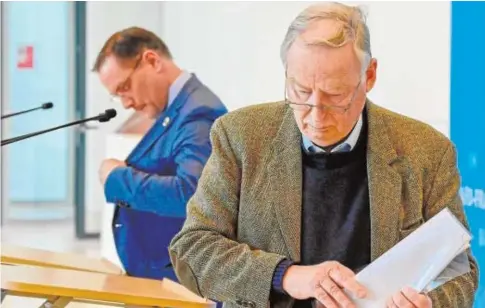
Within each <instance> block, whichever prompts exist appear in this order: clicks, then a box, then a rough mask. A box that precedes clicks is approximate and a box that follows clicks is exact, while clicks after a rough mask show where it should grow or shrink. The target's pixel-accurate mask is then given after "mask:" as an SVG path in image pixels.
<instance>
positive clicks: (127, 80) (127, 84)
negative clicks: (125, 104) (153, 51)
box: [111, 57, 142, 102]
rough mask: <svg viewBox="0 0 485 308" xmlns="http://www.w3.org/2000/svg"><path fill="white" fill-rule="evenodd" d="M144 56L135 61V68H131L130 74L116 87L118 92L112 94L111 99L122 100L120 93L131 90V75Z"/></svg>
mask: <svg viewBox="0 0 485 308" xmlns="http://www.w3.org/2000/svg"><path fill="white" fill-rule="evenodd" d="M141 59H142V57H139V58H138V60H137V61H136V63H135V66H133V69H132V70H131V72H130V74H129V75H128V77H126V78H125V80H124V81H123V82H121V83H120V84H119V85H118V87H117V88H116V94H113V95H111V101H113V102H121V97H120V94H119V93H126V92H127V91H129V90H130V87H131V77H132V76H133V74H134V73H135V72H136V70H137V69H138V67H139V66H140V63H141Z"/></svg>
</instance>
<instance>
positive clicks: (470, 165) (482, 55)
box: [450, 2, 485, 308]
mask: <svg viewBox="0 0 485 308" xmlns="http://www.w3.org/2000/svg"><path fill="white" fill-rule="evenodd" d="M451 10H452V13H451V16H452V18H451V24H452V25H451V31H452V33H451V94H450V104H451V106H450V128H451V131H450V133H451V140H452V141H453V142H454V143H455V145H456V147H457V151H458V167H459V169H460V173H461V176H462V186H461V189H460V194H461V198H462V200H463V204H464V207H465V213H466V215H467V218H468V222H469V224H470V228H471V231H472V235H473V240H472V252H473V254H474V256H475V257H476V259H477V261H478V265H479V268H480V269H481V271H480V285H479V289H478V292H477V295H476V301H475V306H474V307H476V308H478V307H485V279H484V278H485V2H452V7H451Z"/></svg>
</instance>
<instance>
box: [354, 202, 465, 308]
mask: <svg viewBox="0 0 485 308" xmlns="http://www.w3.org/2000/svg"><path fill="white" fill-rule="evenodd" d="M470 240H471V236H470V234H469V232H468V230H466V228H465V227H463V225H462V224H461V223H460V222H459V221H458V220H457V219H456V217H454V216H453V215H452V213H451V212H450V211H449V210H448V209H444V210H442V211H441V212H440V213H438V214H437V215H435V216H434V217H433V218H431V219H430V220H429V221H427V222H426V223H425V224H423V225H422V226H420V227H419V228H418V229H416V230H415V231H414V232H413V233H411V234H410V235H409V236H407V237H406V238H405V239H403V240H402V241H401V242H399V243H398V244H397V245H396V246H394V247H393V248H392V249H391V250H389V251H387V252H386V253H385V254H383V255H382V256H381V257H379V258H378V259H376V260H375V261H374V262H373V263H371V264H370V265H369V266H367V267H366V268H365V269H363V270H362V271H361V272H359V273H358V274H357V276H356V279H357V281H359V282H360V283H361V284H363V285H364V286H365V287H366V288H367V289H368V291H369V292H368V296H367V297H366V298H365V299H359V298H356V297H353V301H354V303H355V304H356V307H358V308H375V307H386V303H387V301H388V299H389V298H392V296H393V295H395V294H398V293H399V292H400V291H401V290H402V289H403V288H404V287H412V288H413V289H415V290H417V291H418V292H429V291H431V290H433V289H434V288H436V287H438V286H441V285H442V284H443V283H445V282H447V281H449V280H451V279H454V278H456V277H457V276H459V275H462V274H464V273H466V272H468V271H470V265H469V263H468V258H467V256H466V253H465V252H464V251H465V250H466V249H467V248H468V247H469V243H470Z"/></svg>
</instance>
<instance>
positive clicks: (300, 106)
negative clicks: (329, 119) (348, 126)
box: [284, 78, 362, 115]
mask: <svg viewBox="0 0 485 308" xmlns="http://www.w3.org/2000/svg"><path fill="white" fill-rule="evenodd" d="M361 82H362V78H361V79H360V80H359V83H358V84H357V86H356V87H355V88H354V91H353V94H352V97H351V98H350V101H349V103H348V104H346V105H344V106H340V105H341V104H342V102H343V101H345V100H346V98H347V97H348V95H346V97H345V98H344V99H342V100H341V101H340V102H338V103H337V104H336V105H333V106H325V105H321V106H317V105H313V104H308V103H306V102H307V101H308V100H309V97H308V98H303V99H301V100H302V101H301V102H294V101H290V100H289V99H288V98H287V95H286V91H287V86H288V83H287V81H286V82H285V96H284V97H285V102H286V103H287V104H288V106H290V107H291V108H292V109H293V110H296V111H310V110H311V109H312V108H318V109H321V110H322V111H326V112H328V113H331V114H340V115H342V114H344V113H346V112H347V111H348V110H349V109H350V107H351V106H352V103H353V102H354V100H355V97H356V95H357V90H358V89H359V86H360V84H361Z"/></svg>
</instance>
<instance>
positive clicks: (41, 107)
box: [2, 102, 54, 119]
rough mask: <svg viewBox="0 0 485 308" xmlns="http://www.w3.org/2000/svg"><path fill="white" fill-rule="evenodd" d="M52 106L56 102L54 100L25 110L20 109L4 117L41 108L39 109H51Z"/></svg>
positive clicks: (3, 116)
mask: <svg viewBox="0 0 485 308" xmlns="http://www.w3.org/2000/svg"><path fill="white" fill-rule="evenodd" d="M52 107H54V104H53V103H52V102H47V103H43V104H42V105H40V107H36V108H32V109H27V110H24V111H19V112H15V113H11V114H5V115H2V119H6V118H10V117H13V116H16V115H20V114H24V113H28V112H31V111H35V110H39V109H51V108H52Z"/></svg>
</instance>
